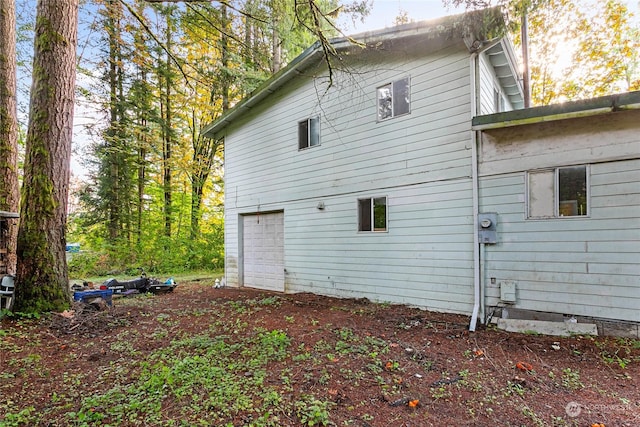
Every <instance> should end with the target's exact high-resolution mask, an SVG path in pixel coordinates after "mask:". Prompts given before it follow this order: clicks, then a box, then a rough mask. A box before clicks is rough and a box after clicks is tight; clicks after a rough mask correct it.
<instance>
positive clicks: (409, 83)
mask: <svg viewBox="0 0 640 427" xmlns="http://www.w3.org/2000/svg"><path fill="white" fill-rule="evenodd" d="M403 80H407V88H408V89H409V101H408V103H407V104H408V105H407V112H406V113H402V114H396V113H395V107H394V105H395V104H394V102H393V94H394V85H395V84H396V83H399V82H401V81H403ZM387 86H391V115H390V116H389V117H385V118H380V104H379V101H380V99H379V98H378V91H379V90H380V89H382V88H384V87H387ZM375 99H376V122H377V123H381V122H386V121H387V120H391V119H394V118H396V117H402V116H406V115H409V114H411V76H405V77H402V78H399V79H396V80H391V81H388V82H386V83H384V84H381V85H379V86H377V87H376V96H375Z"/></svg>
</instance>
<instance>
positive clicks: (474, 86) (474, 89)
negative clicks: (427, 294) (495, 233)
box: [469, 52, 482, 332]
mask: <svg viewBox="0 0 640 427" xmlns="http://www.w3.org/2000/svg"><path fill="white" fill-rule="evenodd" d="M469 67H470V71H471V97H472V99H471V119H473V117H475V116H476V115H477V113H478V101H479V94H478V87H479V82H478V78H479V73H478V53H477V52H474V53H473V54H471V60H470V65H469ZM471 186H472V196H471V197H472V199H473V312H472V313H471V321H470V322H469V331H471V332H473V331H475V330H476V324H477V323H478V312H479V311H480V300H481V298H482V296H481V292H480V286H481V281H480V242H479V238H478V213H479V209H480V208H479V201H478V187H479V186H478V144H477V133H476V131H474V130H472V131H471Z"/></svg>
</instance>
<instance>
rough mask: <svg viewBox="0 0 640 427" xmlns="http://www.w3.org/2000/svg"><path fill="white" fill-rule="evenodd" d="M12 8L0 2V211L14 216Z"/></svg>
mask: <svg viewBox="0 0 640 427" xmlns="http://www.w3.org/2000/svg"><path fill="white" fill-rule="evenodd" d="M16 90H17V89H16V5H15V1H14V0H2V1H0V210H3V211H9V212H17V211H18V200H19V190H20V189H19V184H18V117H17V104H16V102H17V97H16V96H17V93H16ZM8 224H9V233H8V242H7V245H6V248H7V251H8V253H7V260H8V265H7V266H6V268H7V270H8V271H10V272H14V271H15V263H16V257H15V253H16V240H17V237H18V227H17V225H18V224H17V221H16V220H14V219H11V220H9V221H8Z"/></svg>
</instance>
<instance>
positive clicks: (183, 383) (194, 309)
mask: <svg viewBox="0 0 640 427" xmlns="http://www.w3.org/2000/svg"><path fill="white" fill-rule="evenodd" d="M74 308H75V313H74V314H73V316H72V317H64V316H61V315H60V314H52V315H50V316H47V317H43V318H41V319H21V320H16V319H10V318H4V319H3V320H2V321H1V322H0V426H18V425H24V426H32V425H39V426H67V425H69V426H93V425H96V426H98V425H110V426H134V425H140V426H143V425H149V426H151V425H153V426H156V425H157V426H160V425H162V426H196V425H197V426H208V425H210V426H318V425H325V426H327V425H329V426H362V427H365V426H367V427H382V426H384V427H390V426H432V425H433V426H489V425H495V426H592V425H594V424H600V423H602V424H603V425H605V426H607V427H612V426H634V427H635V426H640V388H639V387H638V384H639V381H640V342H639V341H637V340H629V339H620V338H617V339H616V338H602V337H598V338H591V337H581V336H575V337H571V338H557V337H546V336H537V335H528V334H526V335H524V334H514V333H505V332H502V331H498V330H495V329H493V328H489V329H484V330H480V331H477V332H474V333H469V332H468V331H467V326H468V318H467V317H465V316H456V315H448V314H439V313H431V312H427V311H422V310H418V309H414V308H409V307H405V306H393V305H384V304H374V303H370V302H368V301H367V300H354V299H334V298H327V297H321V296H316V295H312V294H296V295H283V294H276V293H269V292H263V291H257V290H250V289H230V288H226V289H214V288H213V286H212V282H211V281H207V280H202V281H199V282H191V283H183V284H180V285H179V286H178V288H177V289H176V290H175V291H174V292H173V293H171V294H167V295H158V296H144V295H140V296H135V297H127V298H120V299H114V303H113V308H112V309H110V310H108V311H92V310H90V309H87V307H86V306H85V307H83V306H82V305H76V306H74Z"/></svg>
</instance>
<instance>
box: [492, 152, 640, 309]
mask: <svg viewBox="0 0 640 427" xmlns="http://www.w3.org/2000/svg"><path fill="white" fill-rule="evenodd" d="M590 169H591V177H590V178H591V185H590V190H591V215H590V217H588V218H558V219H546V220H527V219H525V196H526V195H525V191H526V190H525V182H524V180H525V178H524V175H525V174H524V172H514V173H505V174H501V175H497V176H487V177H484V178H482V179H481V182H480V187H481V188H480V200H481V209H482V210H484V211H487V212H489V211H495V212H498V214H499V223H498V232H499V243H498V244H497V245H489V246H487V247H486V260H485V268H486V274H485V278H486V279H487V303H488V306H495V305H497V304H498V303H499V296H500V295H499V294H500V292H499V283H500V282H501V281H504V280H514V281H516V282H517V304H516V307H517V308H523V309H529V310H538V311H547V312H556V313H563V314H574V315H581V316H593V317H600V318H611V319H618V320H626V321H640V311H639V310H638V308H639V307H640V264H639V263H638V260H640V217H639V216H638V212H640V160H638V159H631V160H623V161H613V162H607V163H596V164H592V165H591V168H590ZM490 278H496V284H495V285H492V284H491V282H490V280H489V279H490Z"/></svg>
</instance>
